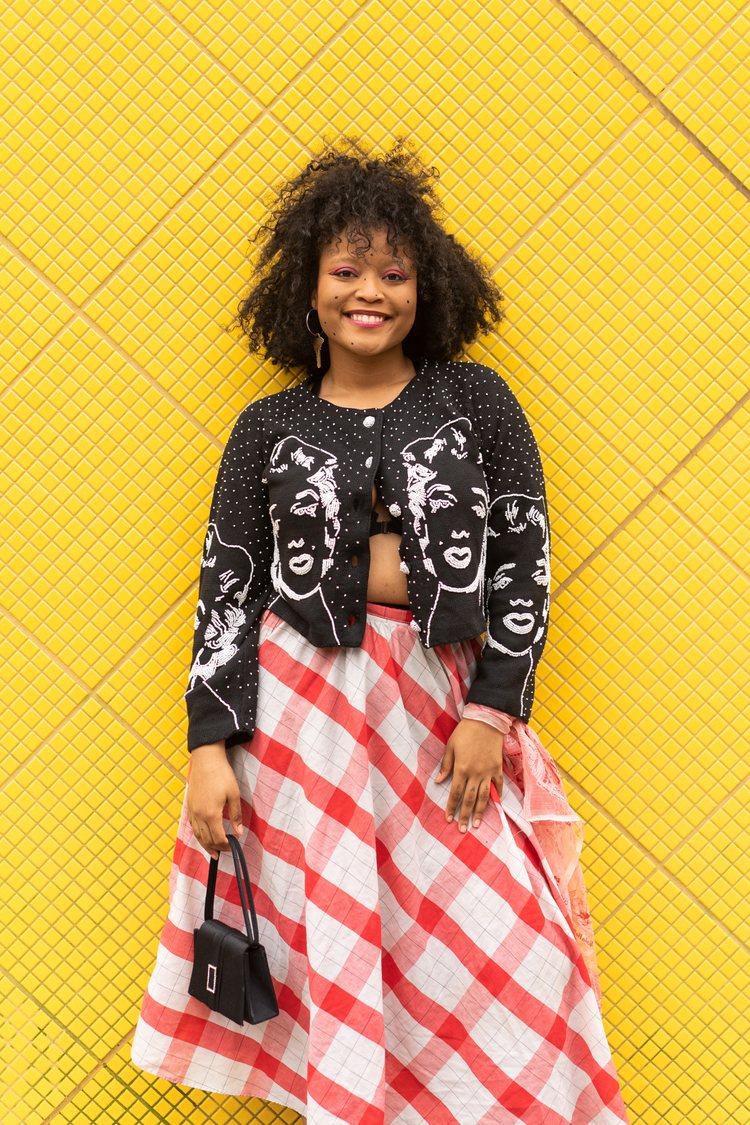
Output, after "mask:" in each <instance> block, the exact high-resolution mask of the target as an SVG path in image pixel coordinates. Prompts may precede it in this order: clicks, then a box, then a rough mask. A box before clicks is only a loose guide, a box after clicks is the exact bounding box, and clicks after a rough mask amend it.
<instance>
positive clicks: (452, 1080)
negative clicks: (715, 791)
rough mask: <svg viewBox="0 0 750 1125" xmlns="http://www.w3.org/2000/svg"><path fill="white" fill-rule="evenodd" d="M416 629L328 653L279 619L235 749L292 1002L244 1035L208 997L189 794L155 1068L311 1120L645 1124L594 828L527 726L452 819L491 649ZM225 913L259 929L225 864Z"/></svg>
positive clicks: (257, 871)
mask: <svg viewBox="0 0 750 1125" xmlns="http://www.w3.org/2000/svg"><path fill="white" fill-rule="evenodd" d="M410 622H411V614H410V612H409V611H408V610H406V609H394V608H390V607H383V606H376V605H368V614H367V624H366V629H365V636H364V640H363V643H362V645H361V647H359V648H316V647H315V646H314V645H312V644H310V643H309V642H308V641H307V640H305V638H304V637H302V636H301V635H300V634H299V633H297V632H296V630H295V629H294V628H292V626H291V625H288V624H287V623H286V622H284V621H282V620H281V619H280V618H279V617H278V616H276V615H275V614H274V613H272V612H271V611H269V610H267V611H266V612H265V613H264V615H263V618H262V621H261V632H260V646H259V649H260V653H259V654H260V682H259V698H258V707H257V730H256V733H255V735H254V737H253V739H252V741H251V742H250V743H247V744H244V745H241V746H236V747H233V748H232V749H231V750H230V751H229V756H230V760H231V762H232V765H233V768H234V770H235V773H236V775H237V778H238V781H239V785H240V790H241V794H242V817H243V824H244V832H243V837H242V844H243V848H244V851H245V855H246V857H247V863H248V867H249V870H250V877H251V882H252V885H253V891H254V895H255V903H256V908H257V912H258V919H259V927H260V940H261V943H262V945H263V946H264V947H265V950H266V954H267V957H268V962H269V967H270V970H271V974H272V976H273V979H274V983H275V987H276V993H277V997H278V1001H279V1009H280V1014H279V1015H278V1016H277V1017H275V1018H273V1019H271V1020H268V1021H267V1022H265V1023H261V1024H255V1025H252V1024H245V1025H243V1026H242V1027H240V1026H239V1025H237V1024H235V1023H232V1022H231V1021H230V1020H228V1019H225V1018H224V1017H223V1016H221V1015H217V1014H215V1013H213V1012H210V1011H209V1010H208V1008H206V1007H205V1006H204V1005H203V1004H201V1003H200V1002H199V1001H198V1000H195V999H193V998H192V997H190V996H189V995H188V991H187V990H188V982H189V979H190V973H191V968H192V949H193V931H194V929H195V928H196V927H197V926H199V925H200V923H201V922H202V920H203V910H204V902H205V885H206V876H207V871H208V856H207V853H206V852H205V851H203V849H202V848H201V847H200V846H199V845H198V844H197V843H196V841H195V839H194V837H193V834H192V831H191V828H190V822H189V818H188V815H187V808H186V806H184V807H183V811H182V817H181V820H180V825H179V830H178V836H177V843H176V847H175V852H174V860H173V866H172V874H171V879H170V903H169V916H168V919H167V922H166V924H165V926H164V930H163V933H162V936H161V940H160V943H159V947H158V955H157V960H156V966H155V968H154V971H153V974H152V976H151V979H150V982H149V984H148V988H147V991H146V995H145V998H144V1001H143V1006H142V1009H141V1013H140V1018H139V1020H138V1026H137V1029H136V1033H135V1039H134V1043H133V1048H132V1059H133V1062H134V1063H135V1064H136V1065H137V1066H139V1067H141V1068H142V1069H143V1070H145V1071H147V1072H149V1073H151V1074H154V1075H158V1076H160V1077H162V1078H166V1079H169V1080H170V1081H172V1082H177V1083H181V1084H183V1085H186V1086H192V1087H197V1088H199V1089H202V1090H211V1091H215V1092H217V1093H223V1094H234V1095H244V1096H255V1097H259V1098H262V1099H265V1100H267V1101H270V1102H275V1103H277V1104H280V1105H282V1106H289V1107H291V1108H293V1109H294V1110H296V1111H297V1112H299V1113H300V1114H302V1115H303V1116H304V1117H306V1119H307V1123H308V1125H396V1123H398V1125H511V1123H514V1125H515V1123H518V1122H522V1123H523V1125H542V1123H543V1125H615V1123H617V1122H623V1121H627V1116H626V1113H625V1109H624V1106H623V1103H622V1098H621V1095H620V1090H619V1086H618V1081H617V1077H616V1075H615V1070H614V1066H613V1063H612V1057H611V1053H610V1050H609V1047H608V1044H607V1040H606V1036H605V1032H604V1027H603V1024H602V1018H601V1014H600V1010H599V1004H598V995H597V984H596V978H595V969H594V963H593V956H592V955H593V950H592V948H591V934H590V926H589V922H588V915H587V913H586V909H585V891H584V890H583V884H582V882H581V879H580V867H579V866H578V863H577V847H576V844H577V846H578V847H579V846H580V831H579V829H580V821H579V820H578V818H577V817H576V816H575V814H574V813H573V812H572V810H571V809H570V806H569V805H568V804H567V801H566V799H565V797H564V794H563V791H562V788H561V786H560V783H559V776H558V774H557V771H556V770H555V767H554V763H553V762H552V761H551V759H550V758H549V755H548V754H547V753H546V751H545V750H544V749H543V747H541V745H540V743H539V740H538V738H537V737H536V735H534V733H533V732H532V731H531V730H530V728H529V727H528V726H527V725H526V724H524V723H521V722H520V720H517V721H516V722H515V723H514V726H513V729H512V730H511V732H510V733H509V734H508V735H507V736H506V740H505V755H504V757H505V759H506V761H505V768H504V785H503V793H502V797H501V798H498V796H497V792H496V790H495V787H494V785H493V787H492V796H491V798H490V802H489V804H488V806H487V809H486V811H485V814H484V816H483V818H482V821H481V824H480V826H479V827H478V828H474V827H469V830H468V831H467V832H465V833H461V832H459V830H458V822H457V821H454V822H453V823H449V822H448V821H447V820H446V818H445V805H446V801H447V798H448V792H449V785H450V782H449V781H445V782H443V783H441V784H438V783H436V782H435V780H434V777H435V774H436V773H437V771H438V768H439V765H440V761H441V758H442V755H443V751H444V748H445V744H446V741H447V739H448V738H449V736H450V734H451V732H452V731H453V729H454V727H455V725H456V723H457V722H458V720H459V719H460V718H461V714H462V710H463V705H464V700H465V698H466V694H467V692H468V689H469V685H470V684H471V681H472V677H473V674H474V671H475V668H476V661H477V658H478V656H479V651H480V649H479V643H478V641H477V640H476V639H473V640H468V641H462V642H459V643H456V644H447V645H441V646H438V647H436V648H433V649H426V648H424V647H423V645H422V644H421V643H420V641H419V637H418V634H417V633H416V631H415V630H414V629H413V628H411V627H410ZM228 827H229V825H228V823H227V828H228ZM214 916H215V917H218V918H220V919H221V920H222V921H224V922H226V923H228V924H229V925H230V926H233V927H235V928H237V929H243V928H244V927H243V920H242V913H241V909H240V905H239V900H238V895H237V890H236V884H235V882H234V875H233V868H232V864H231V858H230V857H229V856H228V855H226V854H222V857H221V863H220V872H219V881H218V886H217V898H216V905H215V910H214Z"/></svg>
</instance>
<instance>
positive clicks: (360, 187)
mask: <svg viewBox="0 0 750 1125" xmlns="http://www.w3.org/2000/svg"><path fill="white" fill-rule="evenodd" d="M437 177H438V173H437V172H436V170H435V169H434V168H427V167H425V165H424V164H423V163H422V162H421V160H420V159H419V157H418V156H417V155H416V154H415V152H414V151H413V149H412V148H411V146H410V145H409V144H408V142H407V141H405V140H403V139H398V140H397V141H396V142H395V143H394V145H393V147H392V148H391V150H390V151H389V152H387V153H385V154H384V155H383V156H374V155H372V154H370V153H368V152H367V151H366V150H365V149H364V148H363V147H362V145H361V144H360V142H359V141H357V140H353V139H351V138H345V139H343V140H342V141H339V142H338V143H337V144H334V145H330V146H328V147H327V148H326V149H325V151H324V152H323V153H322V154H321V155H320V156H318V157H317V158H316V159H314V160H312V161H311V162H310V163H309V164H308V165H307V167H306V168H305V169H304V170H303V171H302V172H300V173H299V174H298V175H296V176H295V177H294V178H293V179H291V180H289V181H288V182H287V183H285V184H284V185H283V186H282V187H281V189H280V190H279V192H278V195H277V197H276V199H275V202H274V204H273V205H272V207H271V210H270V215H269V218H268V221H267V222H266V223H265V224H264V225H263V226H261V228H260V230H259V232H258V235H257V236H256V240H257V241H258V243H259V250H258V253H257V257H256V262H255V268H256V276H255V280H254V283H253V286H252V288H251V290H250V292H249V293H248V295H247V296H246V297H245V298H244V300H243V301H242V303H241V304H240V306H239V310H238V312H237V316H236V318H235V320H234V322H233V323H234V324H236V325H238V326H239V327H240V328H241V329H242V331H243V332H244V333H245V334H246V335H247V336H248V338H249V341H250V347H251V348H252V349H253V350H255V351H259V352H262V353H263V354H264V355H265V356H266V358H268V359H271V360H272V361H273V362H274V363H276V364H278V365H280V366H281V367H283V368H285V369H287V370H289V371H299V369H300V368H302V369H303V370H305V371H306V372H307V374H308V378H309V379H310V380H311V381H315V380H316V379H319V378H320V376H321V374H322V373H323V372H324V371H325V370H326V369H327V367H328V348H327V346H324V348H323V355H322V369H321V371H316V369H315V366H314V359H313V348H312V340H311V336H310V333H309V332H308V330H307V327H306V324H305V316H306V314H307V312H308V310H309V308H310V294H311V292H312V290H313V288H314V287H315V285H316V283H317V278H318V262H319V259H320V254H321V251H322V250H323V248H324V247H325V246H326V245H327V244H328V243H330V242H332V241H333V240H334V239H335V238H336V237H337V236H338V235H340V234H341V233H342V232H343V231H346V233H347V236H348V238H349V240H350V241H353V242H355V243H356V244H357V246H358V248H359V249H362V250H365V249H367V248H368V247H369V245H370V242H369V236H370V235H371V234H372V232H373V231H375V230H378V229H379V230H383V229H384V230H385V231H387V235H388V243H389V245H390V247H391V249H393V250H394V252H396V251H397V249H398V247H399V246H404V245H406V246H407V248H408V252H409V256H410V257H411V258H412V261H413V262H414V263H415V265H416V267H417V313H416V319H415V322H414V325H413V327H412V329H411V331H410V332H409V334H408V336H407V337H406V339H405V340H404V343H403V349H404V353H405V354H406V355H407V356H408V357H409V358H410V359H411V360H413V361H416V360H420V359H437V360H448V359H452V358H454V357H455V356H457V355H458V354H459V353H460V352H461V351H462V349H463V348H464V346H465V345H467V344H470V343H471V342H472V340H474V339H476V337H477V336H479V335H480V334H481V333H482V332H484V331H487V330H488V329H489V328H490V327H492V325H493V324H495V323H497V322H498V321H499V320H500V319H501V317H502V315H503V314H502V311H501V308H500V303H501V302H502V300H503V296H502V294H501V292H500V290H499V289H498V287H497V286H496V285H495V283H494V281H493V280H492V278H491V277H490V274H489V272H488V271H487V269H486V268H485V266H484V265H483V264H482V263H481V262H480V261H479V260H478V259H477V258H475V257H474V256H473V255H472V254H471V253H469V251H468V250H466V249H465V248H464V247H463V246H462V245H461V244H460V243H459V242H458V241H457V240H456V239H455V238H454V236H453V235H452V234H449V233H448V232H447V231H446V230H444V229H443V227H442V226H441V224H440V222H439V220H438V218H437V213H438V211H439V203H438V200H437V196H436V194H435V189H434V186H433V181H434V180H436V179H437Z"/></svg>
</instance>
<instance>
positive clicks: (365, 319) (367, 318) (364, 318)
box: [346, 313, 387, 324]
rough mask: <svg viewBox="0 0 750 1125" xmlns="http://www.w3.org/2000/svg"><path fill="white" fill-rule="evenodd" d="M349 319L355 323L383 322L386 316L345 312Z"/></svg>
mask: <svg viewBox="0 0 750 1125" xmlns="http://www.w3.org/2000/svg"><path fill="white" fill-rule="evenodd" d="M346 315H347V316H348V318H349V320H353V321H354V323H355V324H385V322H386V320H387V317H384V316H377V315H374V314H369V313H347V314H346Z"/></svg>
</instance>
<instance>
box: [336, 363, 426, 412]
mask: <svg viewBox="0 0 750 1125" xmlns="http://www.w3.org/2000/svg"><path fill="white" fill-rule="evenodd" d="M414 375H415V371H414V364H413V363H412V362H411V360H410V359H407V357H406V356H405V355H404V354H403V352H402V351H400V350H399V351H398V352H397V353H395V354H394V353H393V352H386V353H384V354H383V355H376V356H357V355H351V353H347V354H345V355H343V356H332V357H331V366H330V367H329V368H328V370H327V371H326V373H325V375H324V376H323V377H322V379H321V383H320V397H321V398H326V399H329V400H330V401H335V402H337V403H338V404H339V405H345V404H346V403H354V402H355V401H356V400H358V399H361V400H363V402H364V405H366V406H367V405H371V406H372V407H373V409H375V407H376V401H375V400H377V399H378V398H379V397H381V396H384V395H385V396H387V397H388V399H389V400H390V399H391V398H393V397H394V395H395V394H396V393H398V391H399V390H401V388H402V387H405V386H406V384H407V383H408V382H410V381H411V380H412V379H413V378H414ZM364 400H369V401H364Z"/></svg>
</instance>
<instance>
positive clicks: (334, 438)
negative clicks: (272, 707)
mask: <svg viewBox="0 0 750 1125" xmlns="http://www.w3.org/2000/svg"><path fill="white" fill-rule="evenodd" d="M376 474H378V475H379V480H378V486H379V490H380V495H381V496H382V499H383V502H384V503H385V505H386V507H387V508H388V509H389V510H390V511H391V512H393V511H395V510H398V511H400V512H401V513H402V514H403V535H402V539H401V548H400V550H401V559H402V562H401V570H402V571H403V573H405V574H407V575H408V591H409V604H410V608H411V610H412V613H413V615H414V623H415V628H418V632H419V637H420V640H421V642H422V644H423V645H425V647H428V648H432V647H434V646H436V645H440V644H445V643H449V642H454V641H460V640H465V639H466V638H468V637H472V636H477V635H478V634H479V633H481V632H483V631H485V630H486V640H485V645H484V649H483V652H482V659H481V660H480V662H479V666H478V670H477V674H476V676H475V678H474V682H473V684H472V687H471V689H470V693H469V701H471V702H474V703H480V704H483V705H485V706H488V707H494V708H496V709H497V710H500V711H505V712H507V713H509V714H511V715H517V716H518V717H520V718H522V719H524V721H527V720H528V718H529V716H530V713H531V705H532V701H533V694H534V673H535V669H536V666H537V664H538V661H539V658H540V656H541V653H542V649H543V647H544V642H545V639H546V633H547V621H548V615H549V584H550V574H549V524H548V519H547V508H546V501H545V491H544V476H543V472H542V466H541V462H540V459H539V453H538V449H537V445H536V442H535V440H534V436H533V434H532V432H531V428H530V426H529V424H528V421H527V419H526V417H525V415H524V413H523V410H522V409H521V406H520V404H519V403H518V400H517V399H516V398H515V396H514V395H513V393H512V391H511V390H510V388H509V387H508V386H507V384H506V383H505V382H504V381H503V380H502V379H501V378H500V377H499V376H497V375H496V374H495V373H494V372H493V371H491V370H490V369H489V368H487V367H484V366H482V365H480V364H476V363H459V362H452V363H432V362H424V363H422V364H421V365H420V366H419V367H418V369H417V373H416V375H415V377H414V378H413V379H412V380H411V382H410V383H408V384H407V386H406V387H405V388H404V389H403V390H402V391H401V393H400V394H399V395H398V396H397V397H396V398H395V399H394V400H393V402H391V403H389V404H388V405H387V406H385V407H383V408H381V409H374V408H369V409H361V410H360V409H356V408H351V407H343V406H337V405H335V404H333V403H330V402H328V401H326V400H324V399H321V398H319V397H318V396H317V395H316V394H315V393H314V392H313V390H312V389H311V388H310V387H309V386H308V385H298V386H294V387H290V388H287V389H286V390H283V391H280V392H278V393H276V394H272V395H268V396H267V397H266V398H262V399H259V400H258V401H256V402H252V403H250V404H249V405H248V406H247V407H245V409H244V410H243V411H242V412H241V413H240V415H239V417H238V419H237V422H236V423H235V426H234V428H233V430H232V433H231V435H230V437H229V440H228V442H227V446H226V449H225V450H224V454H223V456H222V460H221V464H220V466H219V472H218V477H217V481H216V487H215V490H214V495H213V500H212V504H211V512H210V516H209V524H208V530H207V533H206V540H205V544H204V550H203V558H202V566H201V580H200V591H199V600H198V610H197V614H196V618H195V637H194V644H193V656H192V664H191V669H190V677H189V682H188V688H187V691H186V693H185V699H186V703H187V709H188V748H189V749H190V750H192V749H194V748H195V747H196V746H201V745H204V744H206V743H209V742H217V741H220V740H221V739H225V740H226V744H227V746H233V745H235V744H236V743H239V742H244V741H247V740H248V739H249V738H251V737H252V734H253V731H254V728H255V704H256V698H257V686H258V660H257V646H258V623H259V619H260V615H261V613H262V611H263V609H264V608H266V606H272V608H273V610H274V612H275V613H277V614H278V615H279V616H280V617H281V618H282V619H283V620H285V621H287V622H288V623H289V624H290V625H293V626H294V628H296V629H297V630H298V631H299V632H300V633H301V634H302V635H303V636H305V637H306V638H307V639H308V640H310V641H311V642H312V643H313V644H315V645H318V646H331V645H337V646H340V645H343V646H359V645H360V644H361V641H362V635H363V629H364V624H365V616H366V609H365V606H366V593H367V573H368V566H367V565H366V564H367V563H368V561H369V529H370V515H371V490H372V485H373V481H374V479H375V476H376ZM353 555H356V556H357V557H358V558H359V559H360V560H361V561H362V563H363V564H365V565H362V566H357V567H352V566H351V565H350V560H351V558H352V556H353Z"/></svg>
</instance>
